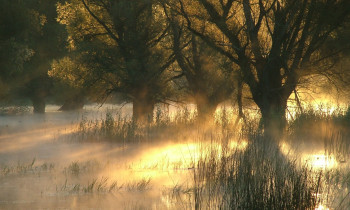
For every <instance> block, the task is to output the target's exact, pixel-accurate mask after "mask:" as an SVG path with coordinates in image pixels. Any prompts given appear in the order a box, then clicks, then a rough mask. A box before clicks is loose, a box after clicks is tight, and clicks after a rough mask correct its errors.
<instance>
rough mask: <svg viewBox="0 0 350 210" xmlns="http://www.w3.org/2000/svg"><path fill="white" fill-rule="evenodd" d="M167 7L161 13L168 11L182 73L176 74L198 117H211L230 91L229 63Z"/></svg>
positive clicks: (230, 67)
mask: <svg viewBox="0 0 350 210" xmlns="http://www.w3.org/2000/svg"><path fill="white" fill-rule="evenodd" d="M165 9H166V8H165ZM169 10H170V11H169V12H167V11H166V10H165V12H166V13H169V14H167V16H168V20H169V22H170V26H171V32H172V39H173V45H172V46H173V51H174V54H175V58H176V61H177V63H178V66H179V67H180V69H181V72H182V73H181V74H180V75H179V76H184V77H185V78H186V80H187V84H188V87H187V88H188V89H189V91H190V95H192V97H193V99H194V101H195V103H196V106H197V113H198V118H199V119H201V120H203V119H204V120H205V119H208V118H209V117H213V114H214V112H215V110H216V108H217V106H218V105H219V104H220V103H221V102H224V101H225V100H228V99H229V98H230V96H231V95H232V94H233V91H234V89H235V84H234V82H233V81H234V79H235V78H234V77H235V74H234V70H233V66H232V64H231V62H229V61H228V59H227V58H226V57H223V56H222V55H220V54H219V53H218V52H216V51H215V50H213V49H212V48H210V47H209V46H208V45H207V44H206V43H204V42H203V41H202V40H200V39H199V38H198V37H196V36H195V35H194V34H193V33H191V32H189V31H188V30H186V29H185V28H184V27H183V24H182V23H180V20H179V19H178V18H177V17H176V16H174V15H171V13H172V12H171V9H169Z"/></svg>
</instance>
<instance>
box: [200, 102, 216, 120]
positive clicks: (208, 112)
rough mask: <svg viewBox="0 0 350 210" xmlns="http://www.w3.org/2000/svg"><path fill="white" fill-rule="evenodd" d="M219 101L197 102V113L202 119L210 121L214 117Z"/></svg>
mask: <svg viewBox="0 0 350 210" xmlns="http://www.w3.org/2000/svg"><path fill="white" fill-rule="evenodd" d="M217 106H218V104H217V103H211V102H210V101H209V102H202V103H199V102H197V114H198V119H199V120H200V121H203V120H204V121H208V120H211V119H213V117H214V113H215V111H216V107H217Z"/></svg>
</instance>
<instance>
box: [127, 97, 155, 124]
mask: <svg viewBox="0 0 350 210" xmlns="http://www.w3.org/2000/svg"><path fill="white" fill-rule="evenodd" d="M154 106H155V103H154V102H153V100H151V99H147V98H145V97H139V98H135V99H134V100H133V109H132V111H133V121H134V122H136V123H138V124H145V123H151V122H153V110H154Z"/></svg>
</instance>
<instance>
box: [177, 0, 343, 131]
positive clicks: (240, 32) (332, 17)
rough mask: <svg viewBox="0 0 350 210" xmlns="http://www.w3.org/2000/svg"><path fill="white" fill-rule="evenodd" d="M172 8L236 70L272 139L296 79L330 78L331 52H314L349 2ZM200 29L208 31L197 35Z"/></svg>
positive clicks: (201, 3) (206, 3)
mask: <svg viewBox="0 0 350 210" xmlns="http://www.w3.org/2000/svg"><path fill="white" fill-rule="evenodd" d="M194 7H196V8H199V9H196V10H193V9H191V8H194ZM176 8H177V11H178V12H180V13H182V15H183V17H184V19H185V20H186V21H187V24H188V28H189V29H190V30H191V31H192V32H193V33H195V34H196V35H197V36H199V37H201V38H202V39H203V40H204V41H206V42H207V43H208V44H209V45H210V46H211V47H213V48H214V49H216V50H217V51H218V52H220V53H222V54H223V55H226V56H227V57H228V58H229V59H230V60H231V61H232V62H233V63H235V64H237V65H238V66H239V68H240V70H241V73H242V76H243V80H244V82H245V83H246V84H247V85H248V86H249V88H250V91H251V94H252V96H253V100H254V102H255V103H256V104H257V105H258V107H259V109H260V111H261V115H262V122H263V125H264V130H265V134H266V135H267V136H269V137H274V136H279V135H280V134H281V132H282V131H283V129H284V127H285V124H286V117H285V114H286V107H287V100H288V98H289V96H290V95H291V93H292V92H293V91H294V90H295V88H296V87H297V85H298V83H299V81H300V80H301V79H302V78H304V77H307V76H309V75H312V74H323V75H326V76H330V77H331V76H332V74H331V72H329V70H330V68H328V66H329V63H327V62H329V60H328V59H327V58H329V57H332V54H327V55H324V54H321V53H320V49H321V48H322V46H324V44H325V42H326V41H327V40H328V39H329V37H331V36H332V33H333V32H334V31H335V30H336V29H337V28H339V27H340V26H341V25H342V24H343V23H344V19H345V18H346V17H347V16H348V15H349V12H350V2H349V1H347V0H339V1H335V0H269V1H262V0H254V1H250V0H242V1H238V0H237V1H236V0H227V1H210V0H197V1H194V2H193V1H184V0H178V1H177V7H176ZM203 25H205V26H206V27H208V28H212V30H209V31H205V32H202V31H200V29H201V27H203ZM213 31H219V32H220V34H219V35H218V34H217V32H216V33H213ZM222 36H224V39H223V38H222ZM326 61H327V62H326ZM325 64H327V65H326V67H325V68H323V67H322V65H325Z"/></svg>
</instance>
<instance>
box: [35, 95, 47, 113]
mask: <svg viewBox="0 0 350 210" xmlns="http://www.w3.org/2000/svg"><path fill="white" fill-rule="evenodd" d="M32 103H33V112H34V113H39V114H43V113H45V105H46V103H45V98H44V97H33V98H32Z"/></svg>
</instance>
